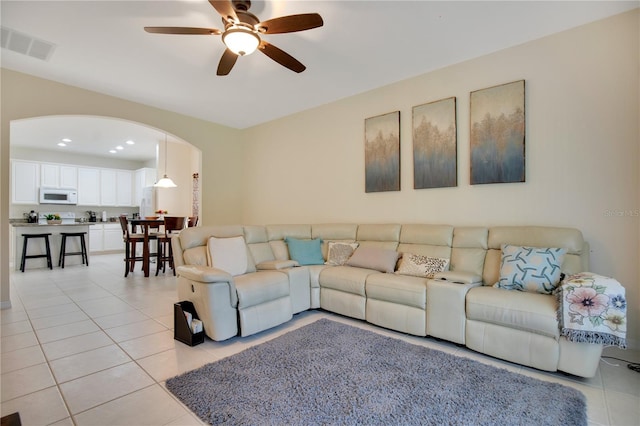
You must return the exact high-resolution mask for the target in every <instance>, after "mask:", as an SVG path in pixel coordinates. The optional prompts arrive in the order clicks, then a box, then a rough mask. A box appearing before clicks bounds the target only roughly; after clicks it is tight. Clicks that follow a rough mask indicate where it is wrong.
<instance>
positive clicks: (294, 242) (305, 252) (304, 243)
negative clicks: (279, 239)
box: [284, 237, 324, 265]
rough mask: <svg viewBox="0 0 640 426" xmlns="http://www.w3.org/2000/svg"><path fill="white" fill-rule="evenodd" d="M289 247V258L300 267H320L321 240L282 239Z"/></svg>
mask: <svg viewBox="0 0 640 426" xmlns="http://www.w3.org/2000/svg"><path fill="white" fill-rule="evenodd" d="M284 241H285V243H287V247H289V256H290V257H291V259H292V260H295V261H296V262H298V263H299V264H300V265H322V264H323V263H324V258H323V257H322V247H321V246H322V240H321V239H320V238H316V239H314V240H299V239H297V238H291V237H286V238H285V239H284Z"/></svg>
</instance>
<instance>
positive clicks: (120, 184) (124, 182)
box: [116, 170, 135, 206]
mask: <svg viewBox="0 0 640 426" xmlns="http://www.w3.org/2000/svg"><path fill="white" fill-rule="evenodd" d="M116 205H117V206H133V205H135V204H134V202H133V172H132V171H130V170H118V171H116Z"/></svg>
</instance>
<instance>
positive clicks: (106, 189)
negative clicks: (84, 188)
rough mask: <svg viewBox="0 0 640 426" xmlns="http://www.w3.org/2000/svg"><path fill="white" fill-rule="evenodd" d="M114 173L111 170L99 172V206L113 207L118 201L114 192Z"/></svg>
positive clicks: (115, 181)
mask: <svg viewBox="0 0 640 426" xmlns="http://www.w3.org/2000/svg"><path fill="white" fill-rule="evenodd" d="M116 185H117V180H116V171H115V170H113V169H101V170H100V205H101V206H115V205H116V203H117V199H118V194H117V191H116Z"/></svg>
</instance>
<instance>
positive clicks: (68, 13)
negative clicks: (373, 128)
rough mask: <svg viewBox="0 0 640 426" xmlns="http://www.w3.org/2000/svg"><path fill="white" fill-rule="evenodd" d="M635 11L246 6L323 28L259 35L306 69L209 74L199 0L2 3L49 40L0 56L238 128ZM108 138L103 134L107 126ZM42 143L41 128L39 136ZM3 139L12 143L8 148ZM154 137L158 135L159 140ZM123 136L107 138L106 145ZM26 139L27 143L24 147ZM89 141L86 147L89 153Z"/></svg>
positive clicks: (209, 16)
mask: <svg viewBox="0 0 640 426" xmlns="http://www.w3.org/2000/svg"><path fill="white" fill-rule="evenodd" d="M634 7H638V1H637V0H636V1H626V2H625V1H568V2H560V1H502V2H493V1H337V0H333V1H332V0H325V1H313V0H296V1H280V0H276V1H266V2H262V1H254V2H253V4H252V7H251V9H250V12H252V13H254V14H256V15H257V16H258V18H260V19H261V20H266V19H269V18H273V17H278V16H283V15H290V14H297V13H310V12H317V13H319V14H320V15H321V16H322V17H323V19H324V26H323V27H321V28H316V29H313V30H309V31H304V32H298V33H290V34H276V35H270V36H264V38H265V40H267V41H268V42H270V43H272V44H274V45H276V46H277V47H279V48H281V49H283V50H285V51H286V52H288V53H289V54H291V55H292V56H294V57H295V58H297V59H298V60H299V61H301V62H302V63H303V64H305V65H306V66H307V70H306V71H304V72H303V73H301V74H296V73H294V72H292V71H290V70H288V69H286V68H284V67H282V66H280V65H279V64H277V63H275V62H273V61H272V60H271V59H270V58H268V57H267V56H265V55H263V54H261V53H260V52H256V53H254V54H252V55H249V56H246V57H242V58H239V59H238V62H237V63H236V65H235V67H234V68H233V70H232V71H231V73H230V74H229V75H228V76H225V77H219V76H216V68H217V64H218V61H219V59H220V56H221V55H222V52H223V50H224V48H223V44H222V41H221V39H220V37H219V36H191V35H188V36H187V35H160V34H148V33H146V32H144V31H143V27H145V26H188V27H210V28H218V29H222V28H223V27H222V23H221V19H220V16H219V15H218V14H217V12H216V11H215V9H214V8H213V7H212V6H211V5H210V4H209V2H208V1H205V0H173V1H113V0H112V1H26V0H22V1H11V0H2V1H1V2H0V8H1V10H0V12H1V22H2V27H3V28H9V29H11V30H14V31H18V32H21V33H24V34H27V35H29V36H32V37H35V38H38V39H41V40H44V41H47V42H50V43H53V44H55V45H56V47H55V50H54V52H53V54H52V55H51V57H50V58H49V60H47V61H42V60H39V59H34V58H32V57H30V56H26V55H21V54H18V53H15V52H13V51H9V50H7V49H2V52H1V53H2V56H1V64H2V66H3V67H5V68H9V69H13V70H17V71H21V72H24V73H27V74H32V75H35V76H38V77H42V78H47V79H51V80H55V81H59V82H62V83H66V84H70V85H73V86H78V87H82V88H86V89H90V90H94V91H97V92H101V93H106V94H109V95H113V96H117V97H120V98H123V99H128V100H131V101H136V102H140V103H143V104H146V105H152V106H155V107H159V108H163V109H166V110H170V111H175V112H178V113H182V114H186V115H190V116H193V117H198V118H201V119H204V120H208V121H211V122H215V123H220V124H223V125H227V126H231V127H234V128H246V127H250V126H253V125H256V124H260V123H263V122H267V121H270V120H273V119H276V118H279V117H283V116H286V115H289V114H292V113H295V112H298V111H301V110H305V109H309V108H312V107H315V106H318V105H322V104H326V103H329V102H332V101H335V100H337V99H341V98H345V97H348V96H351V95H354V94H357V93H361V92H364V91H367V90H370V89H373V88H376V87H380V86H384V85H387V84H390V83H393V82H396V81H400V80H403V79H406V78H409V77H412V76H416V75H420V74H423V73H426V72H428V71H431V70H435V69H438V68H442V67H445V66H447V65H451V64H454V63H458V62H461V61H464V60H467V59H470V58H474V57H479V56H482V55H485V54H488V53H490V52H494V51H497V50H500V49H504V48H507V47H510V46H514V45H517V44H521V43H524V42H526V41H529V40H533V39H536V38H540V37H543V36H545V35H549V34H552V33H556V32H559V31H562V30H565V29H569V28H572V27H575V26H578V25H582V24H585V23H588V22H591V21H595V20H598V19H602V18H605V17H607V16H611V15H615V14H618V13H622V12H624V11H626V10H629V9H632V8H634ZM104 132H107V130H104ZM40 135H41V136H42V138H43V139H42V140H41V141H37V142H38V143H46V144H49V143H50V141H48V140H47V141H45V140H44V138H45V136H46V135H47V130H46V129H45V131H43V132H40ZM13 136H14V134H13V133H12V144H13V143H14V142H15V143H20V142H17V141H14V137H13ZM156 136H157V135H156ZM124 138H129V136H126V135H124V134H109V135H108V136H106V137H105V140H107V141H108V144H107V146H109V145H112V144H113V141H115V140H121V139H124ZM30 143H33V141H32V142H30ZM97 144H98V142H97V141H94V144H93V146H94V147H95V149H94V150H95V151H100V150H102V148H107V146H105V147H98V145H97Z"/></svg>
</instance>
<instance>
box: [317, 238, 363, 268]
mask: <svg viewBox="0 0 640 426" xmlns="http://www.w3.org/2000/svg"><path fill="white" fill-rule="evenodd" d="M328 246H329V248H328V250H327V261H326V262H324V264H325V265H333V266H340V265H344V264H345V263H347V260H349V258H350V257H351V255H352V254H353V251H354V250H355V249H357V248H358V243H341V242H336V241H329V243H328Z"/></svg>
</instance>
